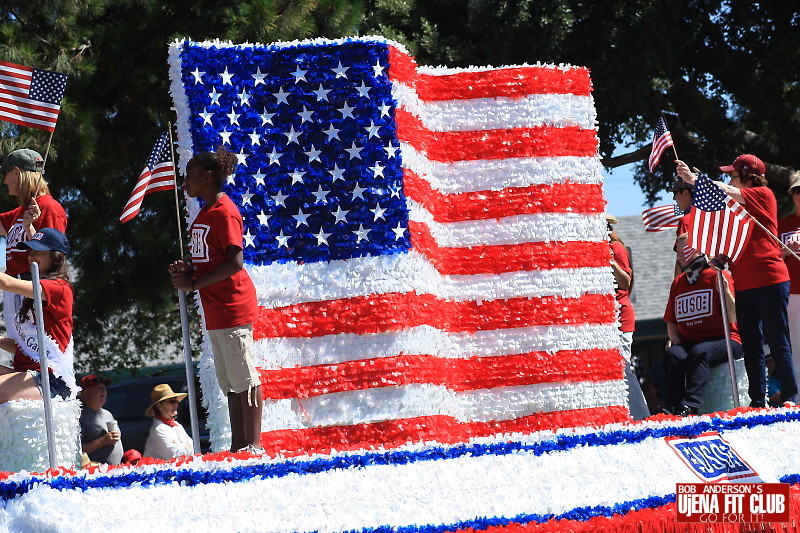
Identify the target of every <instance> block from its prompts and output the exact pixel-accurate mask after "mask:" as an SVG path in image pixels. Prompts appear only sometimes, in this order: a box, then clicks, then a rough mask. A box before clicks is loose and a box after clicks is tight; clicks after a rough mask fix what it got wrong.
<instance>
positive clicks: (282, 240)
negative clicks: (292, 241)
mask: <svg viewBox="0 0 800 533" xmlns="http://www.w3.org/2000/svg"><path fill="white" fill-rule="evenodd" d="M275 238H276V239H278V248H280V247H281V246H285V247H287V248H288V247H289V236H288V235H284V234H283V230H281V233H280V235H276V236H275Z"/></svg>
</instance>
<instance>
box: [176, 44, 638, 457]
mask: <svg viewBox="0 0 800 533" xmlns="http://www.w3.org/2000/svg"><path fill="white" fill-rule="evenodd" d="M170 64H171V79H172V94H173V98H174V101H175V104H176V108H177V112H178V138H179V149H178V152H179V159H180V161H179V164H180V167H181V169H183V168H184V167H185V165H186V162H187V161H188V158H189V157H191V155H192V154H193V153H197V152H202V151H213V150H215V149H216V148H217V147H218V146H225V147H226V148H227V149H229V150H230V151H232V152H233V153H235V154H236V155H237V158H238V166H237V167H236V171H235V173H234V175H232V176H231V177H230V178H229V180H228V183H227V184H226V187H225V191H226V192H227V194H228V195H229V196H230V197H231V198H232V199H233V201H234V202H235V203H237V204H238V206H239V208H240V210H241V213H242V217H243V219H244V223H245V234H244V243H243V246H244V256H245V262H246V268H247V270H248V272H249V273H250V275H251V277H252V278H253V280H254V281H255V283H256V286H257V289H258V297H259V304H260V318H259V319H258V320H257V322H256V323H255V325H254V335H255V339H256V356H257V365H258V367H259V371H260V373H261V377H262V391H263V394H264V396H265V398H266V400H267V401H266V404H265V409H264V424H263V431H264V433H263V435H262V443H263V445H264V447H265V448H266V449H267V451H268V452H271V453H277V452H289V453H291V452H292V451H293V452H296V453H305V452H324V451H328V450H331V449H337V450H346V449H361V448H365V447H372V446H380V447H393V446H399V445H402V444H405V443H408V442H422V441H438V442H461V441H466V440H469V439H470V438H473V437H480V436H487V435H493V434H498V433H504V432H523V433H525V432H532V431H536V430H540V429H548V428H552V427H563V426H580V425H587V424H592V425H595V424H604V423H612V422H618V421H622V420H626V419H628V410H627V407H626V389H625V384H624V381H623V379H622V378H623V366H622V359H621V356H620V353H619V336H618V330H617V324H616V309H615V301H614V295H613V280H612V277H611V271H610V269H609V264H610V253H609V247H608V242H607V234H606V223H605V220H604V217H603V211H604V208H605V200H604V199H603V195H602V188H601V175H600V167H599V161H598V157H597V132H596V129H595V111H594V104H593V100H592V97H591V81H590V78H589V72H588V70H587V69H584V68H578V67H571V66H553V65H533V66H518V67H506V68H499V69H494V68H473V69H463V70H450V69H445V68H426V67H419V66H417V65H416V63H415V62H414V60H413V58H411V57H410V56H409V55H408V53H407V52H406V51H405V50H404V49H403V47H402V46H400V45H398V44H396V43H392V42H390V41H386V40H383V39H380V38H363V39H347V40H340V41H307V42H298V43H288V44H287V43H282V44H279V45H259V44H254V45H249V44H248V45H231V44H226V43H221V42H202V43H197V42H189V41H184V42H178V43H175V44H174V45H173V46H172V47H171V53H170ZM197 208H198V206H197V204H196V203H194V202H193V201H191V202H190V204H189V209H190V218H191V217H192V216H193V215H194V213H196V210H197ZM210 365H211V359H210V354H209V353H208V350H206V352H205V354H204V359H203V362H202V364H201V368H202V369H203V370H202V375H201V379H202V382H203V386H204V389H205V393H206V396H207V397H211V399H212V405H211V415H210V416H211V423H212V426H214V427H212V440H213V441H214V446H215V447H216V448H217V449H220V448H223V447H224V445H225V444H224V440H225V438H226V430H225V428H224V425H225V418H226V416H225V411H224V406H223V404H222V401H223V400H222V398H221V397H220V396H219V394H218V393H217V392H215V389H216V384H215V383H214V377H213V372H211V371H210Z"/></svg>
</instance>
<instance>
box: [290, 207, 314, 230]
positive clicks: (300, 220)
mask: <svg viewBox="0 0 800 533" xmlns="http://www.w3.org/2000/svg"><path fill="white" fill-rule="evenodd" d="M310 216H311V214H310V213H303V210H302V209H298V210H297V214H296V215H292V218H293V219H295V220H296V221H297V226H296V227H298V228H299V227H300V226H302V225H303V224H305V225H306V226H308V222H306V219H307V218H308V217H310Z"/></svg>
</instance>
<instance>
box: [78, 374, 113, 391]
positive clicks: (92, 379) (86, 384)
mask: <svg viewBox="0 0 800 533" xmlns="http://www.w3.org/2000/svg"><path fill="white" fill-rule="evenodd" d="M101 383H102V384H103V385H108V384H109V383H111V380H110V379H103V378H101V377H100V376H98V375H96V374H87V375H85V376H83V378H81V390H86V389H91V388H92V387H96V386H97V385H100V384H101Z"/></svg>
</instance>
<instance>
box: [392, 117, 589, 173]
mask: <svg viewBox="0 0 800 533" xmlns="http://www.w3.org/2000/svg"><path fill="white" fill-rule="evenodd" d="M395 121H396V122H397V138H398V139H400V140H402V141H405V142H407V143H409V144H410V145H411V146H413V147H414V148H415V149H417V150H418V151H420V152H425V154H426V155H427V157H428V159H431V160H433V161H443V162H451V161H472V160H477V159H506V158H509V157H560V156H577V157H592V156H594V155H596V153H597V146H598V140H597V132H596V131H595V130H588V129H581V128H579V127H577V126H567V127H563V128H557V127H550V126H541V127H535V128H507V129H496V130H476V131H432V130H429V129H428V128H426V127H425V126H424V125H423V124H422V122H421V121H420V119H419V118H417V117H416V116H414V115H412V114H411V113H409V112H408V111H406V110H405V109H403V108H401V107H400V108H397V109H395Z"/></svg>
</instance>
